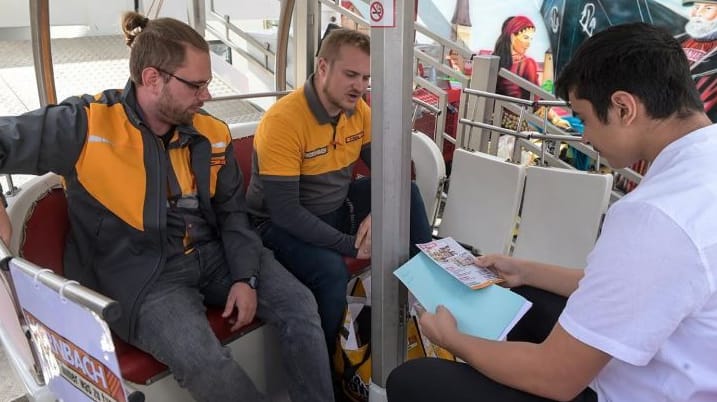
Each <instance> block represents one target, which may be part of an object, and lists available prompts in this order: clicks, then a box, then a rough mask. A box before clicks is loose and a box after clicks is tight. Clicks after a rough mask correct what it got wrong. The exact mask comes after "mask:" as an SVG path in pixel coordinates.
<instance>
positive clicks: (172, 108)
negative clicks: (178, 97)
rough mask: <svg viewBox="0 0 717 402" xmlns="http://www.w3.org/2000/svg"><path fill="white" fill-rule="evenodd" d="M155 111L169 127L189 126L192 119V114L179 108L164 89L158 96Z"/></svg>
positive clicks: (185, 109)
mask: <svg viewBox="0 0 717 402" xmlns="http://www.w3.org/2000/svg"><path fill="white" fill-rule="evenodd" d="M157 111H158V112H159V115H160V116H161V118H162V119H163V120H164V121H166V122H167V123H169V124H171V125H181V124H183V125H189V124H191V123H192V120H193V119H194V112H190V111H188V109H187V108H182V107H181V106H179V105H178V104H177V103H176V102H175V101H174V100H173V97H172V96H171V95H170V94H169V92H168V91H167V89H166V87H165V88H164V89H162V94H161V95H160V96H159V100H158V105H157Z"/></svg>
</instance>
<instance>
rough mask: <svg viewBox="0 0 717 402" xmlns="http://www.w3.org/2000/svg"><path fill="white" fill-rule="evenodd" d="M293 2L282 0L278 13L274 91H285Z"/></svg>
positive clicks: (292, 0)
mask: <svg viewBox="0 0 717 402" xmlns="http://www.w3.org/2000/svg"><path fill="white" fill-rule="evenodd" d="M294 3H295V1H294V0H282V2H281V11H280V13H279V29H278V30H277V33H276V35H277V37H276V66H274V77H275V85H274V86H275V89H276V90H277V91H284V90H286V58H287V56H288V53H289V29H290V28H291V16H292V15H293V13H294Z"/></svg>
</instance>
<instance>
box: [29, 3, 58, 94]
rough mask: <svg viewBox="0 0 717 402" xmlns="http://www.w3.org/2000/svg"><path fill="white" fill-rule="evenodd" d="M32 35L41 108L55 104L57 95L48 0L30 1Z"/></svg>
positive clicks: (33, 56) (33, 57)
mask: <svg viewBox="0 0 717 402" xmlns="http://www.w3.org/2000/svg"><path fill="white" fill-rule="evenodd" d="M30 33H31V35H32V59H33V62H34V64H35V81H37V91H38V94H39V96H40V106H46V105H50V104H55V103H57V95H56V93H55V73H54V71H53V69H52V44H51V42H50V8H49V3H48V0H30Z"/></svg>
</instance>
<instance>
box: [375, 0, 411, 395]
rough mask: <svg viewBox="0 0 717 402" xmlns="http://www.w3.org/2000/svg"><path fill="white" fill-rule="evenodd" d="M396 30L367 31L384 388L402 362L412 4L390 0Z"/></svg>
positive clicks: (378, 355)
mask: <svg viewBox="0 0 717 402" xmlns="http://www.w3.org/2000/svg"><path fill="white" fill-rule="evenodd" d="M394 4H395V7H396V26H395V27H394V28H371V74H372V76H371V92H372V95H371V110H372V122H371V132H372V136H373V141H372V142H373V144H372V145H371V151H372V155H371V177H372V183H371V211H372V212H371V214H372V216H373V218H372V219H373V225H372V231H371V233H372V237H373V241H372V247H373V248H372V252H371V275H372V277H371V291H372V310H371V313H372V319H371V360H372V366H371V369H372V372H371V377H372V381H373V384H374V385H375V386H378V387H385V384H386V378H387V377H388V374H389V373H390V372H391V370H392V369H393V368H394V367H396V366H397V365H398V364H399V363H401V362H403V361H404V359H405V349H406V340H405V336H404V335H405V324H404V322H403V317H404V313H403V311H405V304H406V297H405V289H403V288H400V287H399V284H398V281H397V280H396V278H395V277H394V276H393V271H394V270H395V269H396V268H398V267H399V266H400V265H401V264H402V263H404V262H405V261H406V260H407V259H408V246H409V205H410V161H411V137H410V135H411V112H412V101H411V90H412V79H413V74H412V73H411V71H412V70H411V68H412V66H413V64H412V63H413V29H414V26H413V15H414V0H396V1H395V3H394Z"/></svg>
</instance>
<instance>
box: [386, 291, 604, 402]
mask: <svg viewBox="0 0 717 402" xmlns="http://www.w3.org/2000/svg"><path fill="white" fill-rule="evenodd" d="M513 290H514V291H515V292H516V293H519V294H521V295H523V296H524V297H525V298H526V299H528V300H530V301H532V302H533V307H532V308H531V309H530V310H528V313H527V314H526V315H525V316H524V317H523V318H522V319H521V320H520V322H518V324H517V325H516V326H515V328H513V330H512V331H511V332H510V333H509V334H508V340H511V341H525V342H534V343H540V342H542V341H543V340H545V338H546V337H547V336H548V334H549V333H550V331H551V330H552V329H553V326H554V325H555V323H556V322H557V321H558V317H559V316H560V313H561V312H562V311H563V308H564V307H565V302H566V299H565V298H564V297H561V296H557V295H555V294H552V293H549V292H546V291H543V290H540V289H536V288H531V287H527V286H525V287H520V288H515V289H513ZM386 391H387V393H388V400H389V401H390V402H429V401H451V402H462V401H465V402H469V401H470V402H478V401H480V402H484V401H487V402H493V401H495V402H546V401H551V400H550V399H546V398H542V397H539V396H535V395H532V394H529V393H526V392H523V391H518V390H516V389H513V388H510V387H507V386H505V385H503V384H500V383H497V382H495V381H493V380H491V379H490V378H488V377H486V376H484V375H483V374H481V373H480V372H478V371H476V370H475V369H474V368H472V367H471V366H469V365H468V364H464V363H458V362H454V361H449V360H442V359H436V358H424V359H416V360H411V361H408V362H406V363H404V364H402V365H400V366H399V367H397V368H396V369H395V370H393V371H392V372H391V374H390V375H389V377H388V381H387V382H386ZM573 401H574V402H597V396H596V395H595V392H593V391H592V390H590V389H586V390H584V391H583V392H581V393H580V394H579V395H578V396H577V397H576V398H575V399H573Z"/></svg>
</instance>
